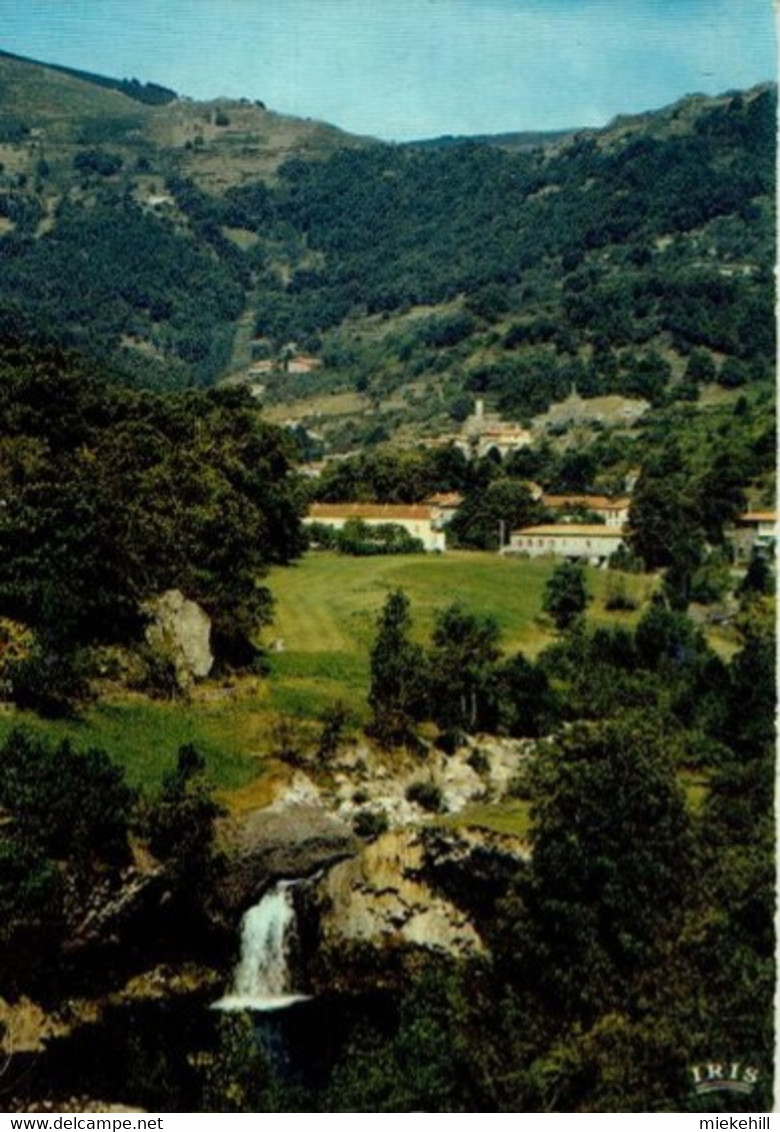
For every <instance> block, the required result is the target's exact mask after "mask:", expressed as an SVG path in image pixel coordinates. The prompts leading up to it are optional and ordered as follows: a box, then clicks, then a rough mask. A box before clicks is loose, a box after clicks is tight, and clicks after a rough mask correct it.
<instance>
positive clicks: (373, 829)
mask: <svg viewBox="0 0 780 1132" xmlns="http://www.w3.org/2000/svg"><path fill="white" fill-rule="evenodd" d="M352 828H353V829H354V831H355V833H356V834H357V835H358V837H362V838H363V840H364V841H374V840H375V839H376V838H377V837H381V836H382V834H383V833H387V831H388V829H389V828H390V824H389V822H388V820H387V815H386V814H384V813H382V812H381V811H379V810H358V812H357V813H356V814H355V820H354V821H353V823H352Z"/></svg>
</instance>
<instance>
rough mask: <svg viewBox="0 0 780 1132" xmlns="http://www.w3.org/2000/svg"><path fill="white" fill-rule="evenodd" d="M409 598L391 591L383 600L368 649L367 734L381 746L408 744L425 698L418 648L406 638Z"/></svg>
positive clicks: (408, 629)
mask: <svg viewBox="0 0 780 1132" xmlns="http://www.w3.org/2000/svg"><path fill="white" fill-rule="evenodd" d="M410 628H411V616H410V612H409V599H408V598H407V596H406V594H404V593H403V591H402V590H395V591H394V592H393V593H391V594H390V595H389V596H388V598H387V600H386V601H385V604H384V607H383V609H382V613H381V615H380V617H379V621H378V624H377V636H376V640H375V641H374V645H373V648H372V649H371V687H370V690H369V694H368V702H369V705H370V707H371V711H372V721H371V727H370V731H371V734H372V735H374V736H375V738H376V739H377V740H378V741H379V742H380V743H381V744H382V746H384V747H392V746H397V745H399V744H402V743H410V742H411V741H412V740H413V738H414V733H415V721H416V720H418V719H420V718H421V717H422V713H423V707H424V701H425V693H426V688H425V682H424V680H425V676H424V656H423V650H422V648H421V647H420V646H419V645H417V644H414V643H413V642H412V641H411V640H410V639H409V632H410Z"/></svg>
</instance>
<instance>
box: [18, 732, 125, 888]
mask: <svg viewBox="0 0 780 1132" xmlns="http://www.w3.org/2000/svg"><path fill="white" fill-rule="evenodd" d="M132 801H133V794H132V792H131V790H130V789H129V788H128V787H127V786H126V785H125V782H124V779H123V775H122V771H121V770H120V768H119V767H117V766H115V765H114V764H113V763H112V762H111V761H110V760H109V758H108V756H107V755H106V754H105V753H104V752H103V751H100V750H97V749H90V750H87V751H85V752H83V753H79V752H77V751H74V749H73V748H72V746H71V745H70V743H69V742H67V741H65V742H63V743H60V744H59V745H58V746H56V747H51V746H49V745H48V744H47V743H46V742H45V741H44V740H42V739H38V738H36V737H34V736H33V735H31V734H29V733H27V732H25V731H21V730H17V731H14V732H12V734H11V735H10V736H9V738H8V739H7V740H6V742H5V743H4V744H3V747H2V750H0V805H1V806H3V807H5V808H6V809H7V810H9V811H10V813H11V814H12V816H13V824H12V832H13V835H14V837H15V838H18V839H19V840H21V841H22V842H23V843H24V844H26V845H29V846H34V847H36V848H37V849H40V850H41V851H42V852H43V853H45V854H46V856H47V857H51V858H55V859H67V860H71V861H73V862H74V863H75V864H77V865H78V866H79V867H86V866H87V865H89V864H91V863H93V862H95V861H108V862H114V863H116V862H122V861H124V860H125V859H126V857H127V853H128V846H127V830H128V822H129V816H130V806H131V803H132Z"/></svg>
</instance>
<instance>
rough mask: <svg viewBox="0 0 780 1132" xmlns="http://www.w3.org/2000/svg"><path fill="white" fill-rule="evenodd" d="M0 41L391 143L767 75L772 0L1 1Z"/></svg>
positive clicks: (594, 111)
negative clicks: (255, 102)
mask: <svg viewBox="0 0 780 1132" xmlns="http://www.w3.org/2000/svg"><path fill="white" fill-rule="evenodd" d="M0 47H2V48H3V49H5V50H7V51H12V52H16V53H18V54H22V55H29V56H31V57H32V58H36V59H41V60H44V61H50V62H56V63H63V64H66V65H68V66H73V67H81V68H84V69H86V70H92V71H97V72H99V73H102V74H109V75H113V76H116V77H118V78H129V77H136V78H139V79H141V80H144V81H149V80H152V81H154V82H159V83H163V84H164V85H166V86H171V87H173V88H174V89H175V90H177V91H179V93H181V94H186V95H189V96H190V97H193V98H203V99H207V98H216V97H218V96H226V97H232V98H238V97H248V98H253V99H254V98H259V99H262V100H263V101H264V102H265V103H266V104H267V105H268V106H269V108H271V109H274V110H278V111H280V112H282V113H287V114H295V115H298V116H301V117H310V118H319V119H323V120H325V121H328V122H332V123H334V124H335V125H338V126H341V127H343V128H344V129H347V130H350V131H352V132H354V133H363V134H371V135H374V136H376V137H382V138H386V139H388V140H399V141H400V140H406V139H410V138H419V137H432V136H435V135H438V134H474V133H498V132H502V131H508V130H527V129H541V130H545V129H556V128H564V127H568V126H587V125H601V124H603V123H605V122H607V121H608V120H609V119H610V118H612V117H614V115H616V114H619V113H631V112H636V111H639V110H648V109H655V108H658V107H660V106H663V105H666V104H667V103H669V102H673V101H674V100H675V99H677V98H680V97H681V96H682V95H684V94H687V93H691V92H694V91H701V92H704V93H708V94H715V93H718V92H721V91H724V90H729V89H737V88H742V87H748V86H752V85H754V84H755V83H757V82H761V81H764V80H766V79H770V78H774V76H775V73H776V52H775V17H774V5H773V2H772V0H0Z"/></svg>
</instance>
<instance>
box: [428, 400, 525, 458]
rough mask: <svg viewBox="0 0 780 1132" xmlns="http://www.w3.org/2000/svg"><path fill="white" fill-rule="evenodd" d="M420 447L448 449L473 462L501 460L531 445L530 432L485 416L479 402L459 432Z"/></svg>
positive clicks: (493, 417) (490, 414)
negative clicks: (492, 456) (488, 458)
mask: <svg viewBox="0 0 780 1132" xmlns="http://www.w3.org/2000/svg"><path fill="white" fill-rule="evenodd" d="M423 443H424V444H425V446H426V447H427V448H447V447H450V446H452V447H453V448H457V449H458V450H459V451H460V452H462V453H463V454H464V456H467V457H468V458H469V459H470V460H473V459H478V458H480V457H482V456H487V455H488V453H489V452H494V453H496V454H497V455H500V456H502V457H504V456H508V455H509V454H510V453H512V452H516V451H517V450H518V449H519V448H527V447H528V445H529V444H532V443H533V433H532V432H531V431H530V429H527V428H522V427H521V426H520V425H515V424H510V423H509V422H508V421H503V420H501V418H500V417H498V416H497V415H496V414H495V413H486V412H485V404H484V401H483V400H482V399H481V398H479V399H478V400H477V402H476V405H475V408H474V412H473V413H472V414H471V416H470V417H468V419H467V420H465V421H464V422H463V426H462V428H461V430H460V432H455V433H448V434H447V435H446V436H437V437H432V438H429V439H428V440H425V441H423Z"/></svg>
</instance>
